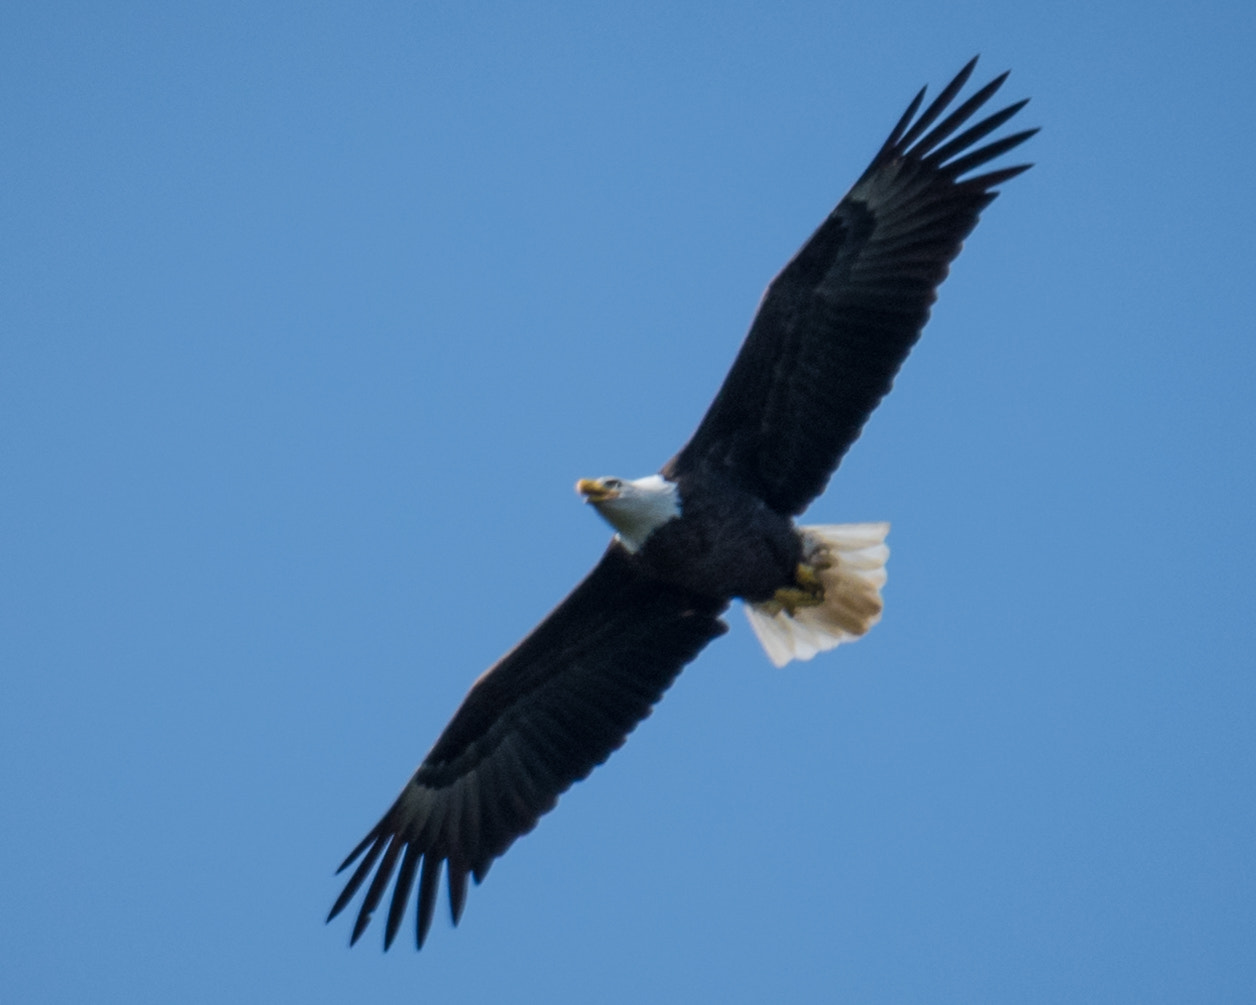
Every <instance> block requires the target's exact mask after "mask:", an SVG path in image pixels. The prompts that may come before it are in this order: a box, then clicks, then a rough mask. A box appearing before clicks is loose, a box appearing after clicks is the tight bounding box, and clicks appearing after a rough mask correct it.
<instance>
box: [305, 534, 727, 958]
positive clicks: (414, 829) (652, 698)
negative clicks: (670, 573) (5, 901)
mask: <svg viewBox="0 0 1256 1005" xmlns="http://www.w3.org/2000/svg"><path fill="white" fill-rule="evenodd" d="M726 606H727V604H726V603H724V602H721V601H716V600H710V599H704V598H698V597H694V596H691V595H689V594H685V593H681V592H679V591H676V590H672V589H670V588H668V587H666V586H663V585H661V584H659V583H658V582H657V581H653V580H647V579H645V578H643V577H642V576H641V575H640V574H639V573H638V572H637V571H636V570H635V568H634V565H633V562H632V560H631V559H630V558H629V557H628V556H627V554H626V553H625V552H624V551H623V549H622V548H621V547H620V546H619V545H612V546H611V548H610V549H609V550H608V551H607V553H606V555H605V556H604V557H603V558H602V561H601V562H600V563H599V564H598V565H597V567H596V568H595V569H594V570H593V571H592V572H591V573H590V574H589V575H588V576H587V577H586V578H585V580H584V582H582V583H581V584H580V585H579V586H578V587H576V589H575V590H574V591H573V592H572V593H571V595H570V596H568V597H567V599H566V600H564V601H563V602H562V603H561V604H560V605H559V606H558V607H557V608H556V609H555V610H554V612H553V613H552V614H550V616H549V617H548V618H546V619H545V620H544V621H543V622H542V623H541V624H540V625H539V626H538V627H537V629H536V630H535V631H534V632H533V633H532V634H531V635H529V636H528V637H527V638H526V639H524V641H523V642H521V643H520V644H519V645H518V646H517V647H516V648H515V649H514V650H513V651H511V652H510V653H508V654H507V655H506V656H505V657H503V658H502V660H501V661H500V662H499V663H498V664H497V665H496V666H494V667H493V668H492V670H490V671H489V672H488V673H486V674H485V675H484V676H482V677H481V678H480V679H479V680H478V681H477V682H476V683H475V685H474V686H473V687H472V688H471V691H470V693H469V694H468V695H467V697H466V699H465V700H464V701H463V703H462V706H461V707H460V708H459V709H458V711H457V713H456V714H455V715H454V717H453V720H452V721H451V722H450V723H449V725H448V726H447V727H446V728H445V731H444V732H443V733H442V734H441V736H440V738H439V739H438V740H437V741H436V745H435V746H434V747H433V748H432V752H431V753H430V754H428V756H427V757H426V758H425V759H424V761H423V763H422V764H421V765H420V766H419V768H418V770H417V771H416V772H415V774H414V777H413V778H411V780H410V781H409V783H407V785H406V787H405V789H403V790H402V793H401V795H400V796H399V797H398V798H397V801H396V802H395V803H394V804H393V806H392V808H391V809H389V811H388V812H387V813H386V814H385V815H384V817H383V819H382V820H380V822H379V823H378V824H377V825H376V826H375V829H374V830H372V831H371V833H370V834H368V835H367V836H366V838H365V839H364V840H363V841H362V842H361V843H360V844H359V845H358V846H357V847H356V848H355V849H354V850H353V852H352V853H351V854H350V855H349V857H348V858H347V859H345V861H344V863H343V864H342V865H341V867H340V868H341V870H344V869H347V868H348V867H349V866H350V865H352V864H353V863H354V861H355V860H357V859H358V858H359V857H360V856H363V855H364V856H365V857H363V858H362V861H361V862H359V863H358V866H357V868H356V869H355V870H354V872H353V874H352V875H351V876H350V877H349V881H348V882H347V883H346V884H345V888H344V891H343V892H342V893H341V895H340V897H339V898H338V899H337V900H336V903H335V904H334V905H333V906H332V909H331V913H330V914H329V915H328V920H329V921H330V920H331V919H332V918H334V917H335V916H336V915H337V914H339V913H340V912H341V911H342V910H344V908H345V907H346V906H347V905H348V903H349V901H350V900H351V899H352V898H353V896H354V894H355V893H357V891H358V890H359V889H360V888H361V887H362V885H363V884H364V883H366V881H367V878H368V877H370V884H369V886H367V891H366V895H365V897H364V898H363V901H362V906H361V907H360V909H359V910H358V915H357V920H356V921H355V923H354V926H353V935H352V941H354V942H356V941H357V940H358V938H359V937H360V936H361V934H362V932H363V931H364V930H365V929H366V926H367V924H368V923H369V922H370V920H371V915H372V914H373V912H374V911H375V910H376V908H378V907H379V905H380V903H381V902H382V901H383V898H384V896H385V894H386V893H387V891H388V887H389V883H390V881H391V880H392V878H393V874H394V873H396V880H395V882H393V884H392V900H391V902H390V904H389V907H388V917H387V922H386V926H385V930H384V945H385V947H387V946H389V945H391V943H392V941H393V939H394V938H395V936H396V934H397V931H398V929H399V928H400V926H401V923H402V919H403V917H404V915H405V911H406V905H407V903H408V901H409V899H410V895H411V893H412V892H413V889H414V884H415V880H416V878H417V880H418V909H417V916H416V922H417V926H416V935H415V937H416V941H417V943H418V945H420V946H422V944H423V940H424V939H425V938H426V936H427V932H428V928H429V926H430V925H431V922H432V915H433V913H434V910H435V905H436V896H437V892H438V889H439V885H440V875H441V871H442V867H444V869H445V872H446V873H447V876H448V885H449V906H450V914H451V915H452V917H453V919H454V923H455V924H457V921H458V919H459V917H460V916H461V915H462V910H463V907H464V906H465V903H466V893H467V876H468V875H471V876H473V877H474V878H475V880H476V882H479V881H480V880H482V879H483V878H484V876H485V874H486V873H487V872H488V869H489V866H490V865H491V864H492V861H493V859H495V858H496V857H497V856H499V855H501V854H502V852H504V851H505V850H506V849H507V848H508V847H509V846H510V844H511V842H513V841H514V840H515V838H517V837H519V836H520V835H521V834H526V833H527V832H528V831H530V830H531V829H532V827H533V826H534V825H535V824H536V821H537V819H538V818H539V817H540V816H541V815H542V814H543V813H545V812H546V811H548V810H550V809H552V808H553V806H554V804H555V803H556V802H557V800H558V796H559V795H560V794H561V793H562V792H564V791H565V790H566V789H567V788H568V786H570V785H571V784H572V783H573V782H575V781H578V780H579V779H581V778H584V777H585V776H586V775H587V774H588V773H589V772H590V771H592V770H593V768H594V767H596V766H597V765H598V764H601V763H602V762H603V761H605V760H606V758H607V757H608V756H609V755H610V753H611V752H612V751H613V750H615V749H616V748H617V747H619V746H620V745H621V744H622V743H623V742H624V739H625V738H626V737H627V735H628V733H629V732H631V731H632V729H633V728H634V727H635V726H636V724H637V723H638V722H640V721H641V720H642V719H643V718H645V717H646V716H647V715H648V714H649V712H650V709H651V707H652V706H653V705H654V703H655V702H657V701H658V700H659V698H660V697H662V694H663V692H664V691H665V690H666V689H667V688H668V686H669V685H670V684H671V683H672V681H673V680H675V678H676V676H677V674H679V673H680V670H681V669H682V668H683V667H684V665H685V664H686V663H688V662H689V661H690V660H692V659H693V658H694V657H695V656H697V654H698V653H699V652H700V651H701V650H702V648H703V647H704V646H705V645H706V644H707V643H708V642H710V641H711V640H712V639H714V638H715V637H717V636H718V635H721V634H722V633H723V632H724V631H725V630H726V627H725V625H724V623H723V622H722V621H720V619H719V615H720V613H721V612H722V611H723V610H724V608H725V607H726ZM372 873H373V875H372Z"/></svg>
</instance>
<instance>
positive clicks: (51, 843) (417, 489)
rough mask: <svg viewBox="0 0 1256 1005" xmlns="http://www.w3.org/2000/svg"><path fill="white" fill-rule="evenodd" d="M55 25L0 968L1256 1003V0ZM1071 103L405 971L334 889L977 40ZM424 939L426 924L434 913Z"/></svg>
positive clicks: (353, 997)
mask: <svg viewBox="0 0 1256 1005" xmlns="http://www.w3.org/2000/svg"><path fill="white" fill-rule="evenodd" d="M524 6H525V5H515V4H507V3H497V4H485V3H440V4H437V3H415V2H412V3H404V4H402V3H370V4H357V5H349V4H344V5H335V4H290V5H279V4H273V3H251V2H250V3H214V4H185V5H171V4H165V3H151V4H146V3H133V4H113V5H108V4H104V5H102V4H86V3H84V4H64V3H57V2H40V3H9V4H6V5H5V6H4V9H3V13H0V527H2V528H3V531H2V533H0V805H2V806H3V825H2V826H0V860H2V861H3V862H4V866H3V869H2V870H0V999H3V1000H4V1001H6V1002H34V1001H49V1002H86V1001H107V1000H113V1001H127V1002H162V1003H166V1002H222V1001H291V1002H302V1003H312V1002H349V1001H373V1002H414V1001H425V1002H471V1003H475V1002H498V1003H500V1002H562V1001H570V1002H598V1003H603V1002H604V1003H615V1002H646V1001H652V1002H682V1001H683V1002H692V1001H720V1002H763V1001H772V1000H776V1001H823V1000H829V1001H858V1002H907V1001H919V1002H927V1001H937V1002H942V1001H953V1002H972V1001H1002V1002H1012V1001H1016V1002H1060V1001H1092V1002H1107V1001H1121V1002H1140V1003H1141V1002H1182V1001H1192V1002H1239V1001H1252V1000H1256V855H1254V854H1253V850H1254V849H1256V728H1254V718H1256V673H1254V672H1253V671H1254V670H1256V659H1254V656H1253V653H1254V651H1256V591H1254V588H1253V583H1252V570H1253V567H1256V533H1254V532H1253V509H1254V507H1253V502H1254V494H1256V493H1254V489H1256V406H1254V404H1253V398H1254V395H1253V391H1254V389H1256V349H1254V348H1253V341H1254V337H1253V336H1254V333H1253V317H1254V316H1256V281H1254V277H1253V273H1254V269H1253V266H1254V265H1256V237H1254V236H1253V234H1254V227H1253V225H1254V223H1256V198H1254V197H1253V175H1254V173H1256V166H1254V162H1256V127H1253V115H1254V112H1253V103H1254V97H1256V69H1254V67H1256V64H1254V63H1253V62H1252V50H1253V45H1254V44H1256V5H1253V4H1251V3H1248V2H1241V0H1233V2H1192V3H1187V2H1181V3H1152V4H1147V3H1132V2H1113V3H1094V2H1077V3H1060V4H1050V3H1048V4H992V3H989V2H965V0H956V2H948V3H945V4H942V3H933V4H930V3H870V2H864V3H858V4H856V3H846V2H833V3H824V4H821V3H805V4H804V3H749V2H745V3H727V4H718V5H717V4H707V5H701V4H688V5H684V4H674V3H669V4H619V5H600V9H595V8H594V5H588V4H575V3H572V4H553V5H544V7H543V9H541V10H539V11H533V12H530V13H524V12H523V11H522V8H523V7H524ZM977 52H980V53H982V62H981V64H980V66H979V68H978V71H977V78H978V79H979V80H981V81H984V80H985V79H988V78H989V77H990V76H993V75H994V74H995V73H997V72H1000V71H1002V70H1004V69H1006V68H1008V67H1011V68H1012V69H1013V74H1012V77H1011V78H1010V81H1009V83H1008V85H1007V86H1006V88H1005V92H1004V93H1005V95H1006V98H1007V100H1008V101H1011V100H1014V99H1016V98H1019V97H1023V96H1026V95H1028V96H1032V97H1033V101H1032V102H1031V104H1030V105H1029V106H1028V108H1027V109H1026V110H1025V112H1023V113H1022V115H1021V116H1020V118H1019V121H1020V122H1022V123H1023V124H1024V125H1026V126H1029V125H1039V126H1042V127H1043V131H1042V133H1041V134H1040V135H1039V136H1038V137H1036V138H1035V139H1034V140H1033V141H1031V144H1030V145H1029V147H1028V148H1026V154H1025V156H1026V158H1028V159H1032V160H1034V161H1036V162H1037V166H1036V167H1035V169H1034V170H1033V171H1031V172H1029V173H1028V174H1027V175H1025V176H1023V177H1021V178H1019V179H1016V180H1015V181H1014V182H1012V183H1010V184H1009V185H1008V186H1007V188H1006V191H1005V193H1004V195H1003V196H1002V197H1001V198H1000V199H999V200H998V201H997V202H996V203H995V204H994V205H993V206H992V207H991V208H990V209H989V211H988V212H987V213H986V216H985V218H984V219H983V221H982V223H981V225H980V226H979V227H978V229H977V231H976V232H975V234H974V235H973V237H972V238H971V239H970V241H969V242H968V247H967V248H966V249H965V251H964V253H963V255H962V256H961V257H960V259H959V261H958V263H957V265H956V267H955V269H954V270H953V275H952V277H951V278H950V280H949V281H948V282H947V283H946V285H945V286H944V287H943V289H942V293H941V298H940V301H939V303H938V305H937V308H936V309H935V311H934V318H933V321H932V322H931V324H930V325H929V327H928V329H927V330H926V333H925V336H924V338H923V340H922V342H921V343H920V345H919V347H918V348H917V350H916V352H915V353H914V354H913V355H912V357H911V359H910V360H909V361H908V363H907V365H906V368H905V369H904V371H903V373H902V375H901V377H900V379H899V380H898V382H897V385H896V387H895V390H894V392H893V394H891V396H890V397H889V398H888V399H887V400H886V401H885V403H884V404H883V405H882V407H881V409H880V410H879V411H878V413H877V414H876V416H875V417H874V418H873V420H872V422H871V424H870V425H869V427H868V429H867V431H866V434H865V435H864V437H863V438H862V439H861V441H860V442H859V443H858V444H857V445H856V447H855V448H854V450H853V451H852V452H851V454H850V455H849V457H848V458H847V460H846V462H845V463H844V464H843V466H842V468H841V470H840V471H839V473H838V475H837V477H836V478H835V479H834V481H833V483H832V485H831V486H830V489H829V491H828V493H827V495H826V496H825V497H824V498H823V499H821V500H820V501H819V502H818V503H817V504H816V505H815V506H814V507H813V509H812V510H811V512H810V514H809V518H810V520H811V522H831V521H844V520H880V519H888V520H890V521H892V522H893V531H892V533H891V538H890V542H891V545H892V547H893V557H892V559H891V563H890V582H889V585H888V587H887V590H886V599H887V604H888V607H887V611H886V615H885V618H884V621H883V622H882V623H881V625H880V626H878V627H877V628H876V630H875V631H874V632H873V633H872V634H871V635H870V636H869V637H868V638H867V639H865V640H863V641H861V642H860V643H858V644H857V645H854V646H850V647H843V648H842V649H841V650H839V651H838V652H836V653H833V654H830V655H827V656H824V657H821V658H819V659H816V660H815V661H813V662H811V663H806V664H793V665H791V666H789V667H788V668H786V669H784V670H779V671H778V670H774V669H773V668H772V667H771V666H770V665H769V663H768V662H767V660H766V659H765V658H764V656H763V654H762V653H761V652H760V650H759V648H758V645H757V643H756V642H755V640H754V638H753V636H752V635H751V633H750V631H749V630H748V628H747V627H746V625H745V621H744V618H743V616H742V614H741V612H740V611H739V610H736V609H734V610H733V611H731V612H730V621H731V623H732V625H733V628H732V631H731V633H730V634H729V636H728V637H726V638H724V639H722V640H720V641H719V642H717V643H716V644H714V645H713V646H712V647H710V648H709V649H708V650H707V651H706V652H705V653H704V654H703V656H702V657H701V658H700V660H699V661H698V662H697V663H695V664H694V665H693V666H692V667H691V668H690V669H689V670H688V671H687V672H686V673H685V674H684V675H682V677H681V679H680V680H679V682H678V683H677V685H676V686H675V687H674V688H673V689H672V691H671V692H670V693H669V695H668V696H667V698H666V699H665V700H664V701H663V703H662V704H661V705H660V706H659V708H658V709H657V711H656V713H655V714H654V716H653V717H651V718H650V719H648V720H647V721H646V722H645V723H644V724H643V725H642V726H641V727H640V728H639V729H638V730H637V732H636V733H634V734H633V736H632V737H631V739H630V740H629V742H628V744H627V745H626V746H625V747H624V748H623V749H622V750H621V751H620V752H618V753H617V754H616V755H615V756H614V757H612V759H611V760H610V762H609V763H608V764H607V765H605V766H604V767H603V768H600V769H599V770H598V771H597V772H595V774H594V775H593V776H592V778H590V779H589V780H588V781H587V782H584V783H582V784H580V785H578V786H576V787H575V788H574V789H573V790H572V791H571V792H569V793H568V794H567V795H566V796H564V797H563V799H562V801H561V803H560V806H559V809H558V810H557V811H556V812H554V813H553V814H551V815H550V816H548V817H546V818H544V819H543V820H542V821H541V824H540V825H539V826H538V828H537V829H536V831H534V832H533V833H532V834H530V835H528V836H527V837H525V838H523V839H522V840H520V841H519V842H518V843H517V844H516V845H515V846H514V847H513V848H512V849H511V851H510V852H509V853H508V854H507V855H506V857H505V858H503V859H501V860H500V861H499V862H498V863H497V864H496V866H495V867H494V869H493V871H492V873H491V875H490V876H489V878H488V880H487V881H486V882H485V884H484V885H483V886H482V887H479V888H475V889H473V890H472V891H471V895H470V898H469V903H468V908H467V913H466V916H465V918H464V920H463V923H462V925H461V926H460V927H459V928H458V929H456V930H455V929H451V928H450V926H449V924H448V920H447V911H446V908H445V905H444V901H443V897H442V904H441V908H440V913H439V915H438V917H437V922H436V924H435V926H434V928H433V932H432V936H431V938H430V939H429V942H428V945H427V947H426V948H425V949H424V951H423V952H422V953H420V954H417V955H416V954H415V953H414V951H413V949H412V943H411V941H410V937H409V935H408V934H407V935H406V937H405V938H402V939H400V940H399V944H398V946H397V947H395V948H394V950H393V951H392V952H391V953H389V954H388V955H387V956H384V955H382V954H381V953H380V950H379V947H380V943H381V937H382V931H381V927H380V925H379V924H378V920H377V923H376V924H375V925H373V926H372V928H371V929H370V930H369V931H368V934H367V935H366V937H365V938H364V940H363V942H362V943H361V944H360V945H359V946H358V947H356V948H355V949H353V950H352V951H351V950H349V949H348V948H347V942H348V935H349V927H350V926H349V924H348V922H347V921H345V920H344V919H338V920H337V922H336V923H333V924H332V925H330V926H324V924H323V917H324V915H325V914H326V911H327V909H328V907H329V906H330V904H331V901H332V900H333V898H334V897H335V895H336V893H337V892H338V891H339V889H340V884H339V882H338V881H337V880H336V879H335V878H334V877H333V875H332V871H333V869H334V867H335V866H336V865H337V864H338V863H339V861H340V859H341V858H342V857H343V856H344V855H345V853H346V852H348V850H349V849H350V848H351V847H353V845H354V844H355V843H356V842H357V841H358V839H359V838H360V837H362V835H363V834H364V833H365V832H366V830H367V829H368V828H369V827H370V826H371V825H372V824H373V823H374V822H375V820H376V819H377V818H378V816H379V815H380V814H381V813H382V812H383V810H384V809H385V808H386V807H387V806H388V804H389V803H390V802H391V800H392V799H393V797H394V795H395V793H396V792H397V790H398V789H399V788H400V787H401V785H402V784H403V782H404V781H405V779H406V778H407V777H408V775H409V773H410V772H411V770H412V769H413V767H414V766H415V765H416V764H417V763H418V761H419V760H420V759H421V757H422V756H423V754H424V753H425V752H426V751H427V749H428V748H429V746H430V745H431V743H432V741H433V740H434V739H435V737H436V735H437V733H438V732H439V730H440V729H441V727H442V726H443V725H444V724H445V722H446V721H447V719H448V717H449V715H450V714H451V713H452V711H453V709H454V708H455V706H456V705H457V703H458V701H459V700H460V699H461V697H462V695H463V693H464V692H465V690H466V688H467V687H468V685H469V684H470V683H471V681H472V680H473V679H474V678H475V676H476V675H478V674H479V673H480V671H481V670H482V669H483V668H484V667H486V666H487V665H488V664H490V663H491V662H492V661H493V660H494V659H496V657H497V656H499V655H500V654H501V653H502V652H503V651H504V650H505V649H507V648H508V647H509V646H510V645H512V644H513V643H514V642H515V641H516V640H517V639H518V638H520V637H521V636H522V635H524V634H525V633H526V632H527V631H529V630H530V628H531V627H532V626H533V625H534V624H535V623H536V621H537V620H538V619H539V618H540V617H541V616H542V615H543V614H545V613H546V611H548V610H549V608H550V607H552V606H553V605H554V604H555V603H556V602H557V601H558V600H559V599H560V598H561V597H562V596H563V594H564V593H565V592H566V591H567V590H568V589H569V588H570V587H571V586H572V585H573V584H574V583H575V582H576V581H577V580H578V578H579V577H580V576H581V575H582V574H583V573H584V572H585V570H586V569H588V568H589V567H590V566H591V565H592V563H593V562H594V561H595V560H596V558H597V557H598V555H599V554H600V552H601V550H602V548H603V546H604V543H605V541H606V539H607V536H608V531H607V529H606V528H605V527H604V526H603V525H602V524H601V523H600V522H599V521H598V520H597V519H596V517H595V515H594V514H593V513H592V512H590V511H589V510H588V509H586V508H584V507H582V506H581V505H580V503H579V501H578V499H577V497H576V496H575V495H574V493H573V492H572V484H573V482H574V481H575V479H576V478H577V477H580V476H586V475H599V474H611V473H614V474H621V475H626V476H634V475H640V474H645V473H648V472H650V471H653V470H656V469H657V467H658V466H659V465H660V464H661V463H662V462H663V461H664V460H666V459H667V457H668V456H670V454H671V453H672V452H673V451H674V450H675V449H676V448H677V447H678V446H679V445H680V444H681V443H682V442H683V441H684V439H685V438H686V437H687V436H688V434H689V432H690V431H691V429H692V428H693V426H694V425H695V423H696V422H697V420H698V418H699V417H700V415H701V413H702V411H703V410H704V409H705V407H706V405H707V403H708V402H709V400H710V398H711V396H712V395H713V394H714V392H715V390H716V388H717V387H718V385H719V382H720V380H721V379H722V377H723V374H724V372H725V370H726V368H727V367H728V365H729V363H730V362H731V360H732V358H733V355H734V353H735V351H736V349H737V346H738V345H739V343H740V340H741V338H742V335H743V333H744V332H745V330H746V327H747V325H748V323H749V321H750V318H751V315H752V313H753V311H754V308H755V304H756V302H757V300H758V297H759V295H760V293H761V291H762V289H763V287H764V285H765V284H766V282H767V280H768V279H769V278H770V277H771V276H772V275H773V273H774V272H775V271H776V270H777V269H778V268H779V267H780V266H781V265H782V264H783V263H784V262H785V260H786V259H787V258H788V257H789V256H790V254H792V252H793V251H794V250H795V248H796V247H797V246H798V245H799V244H800V243H801V242H802V240H803V239H804V238H805V237H806V236H807V235H808V234H809V233H810V231H811V230H812V228H813V227H814V226H815V225H816V224H817V223H818V222H819V221H820V220H821V219H822V218H823V216H824V215H825V213H827V211H828V210H829V208H830V207H831V206H832V205H833V204H834V203H835V202H836V201H837V199H838V198H839V197H840V196H841V195H842V193H843V192H844V191H845V190H846V188H847V187H848V186H849V185H850V184H851V183H852V182H853V180H854V179H855V177H856V176H857V175H858V173H859V172H860V171H861V170H862V168H863V167H864V165H865V164H866V162H867V160H868V159H869V158H870V157H871V156H872V154H873V153H874V152H875V150H876V149H877V147H878V146H879V145H880V143H881V141H882V140H883V139H884V137H885V135H886V133H887V132H888V130H889V128H890V127H891V126H892V125H893V123H894V122H895V120H896V119H897V118H898V116H899V114H900V113H901V112H902V110H903V108H904V107H905V106H906V104H907V102H908V101H909V100H910V98H911V97H912V95H913V94H914V92H915V91H916V90H917V88H919V87H920V86H921V85H922V84H926V83H928V84H930V85H932V87H933V88H934V89H936V88H937V87H938V86H940V85H941V84H943V83H945V82H946V80H948V79H949V78H950V76H951V75H952V74H953V73H954V72H955V71H956V70H958V69H959V67H960V66H961V65H962V64H963V63H964V62H965V61H966V60H967V59H968V58H969V57H970V56H971V55H973V54H974V53H977ZM409 930H410V926H409V922H407V928H406V932H407V933H408V932H409Z"/></svg>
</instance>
